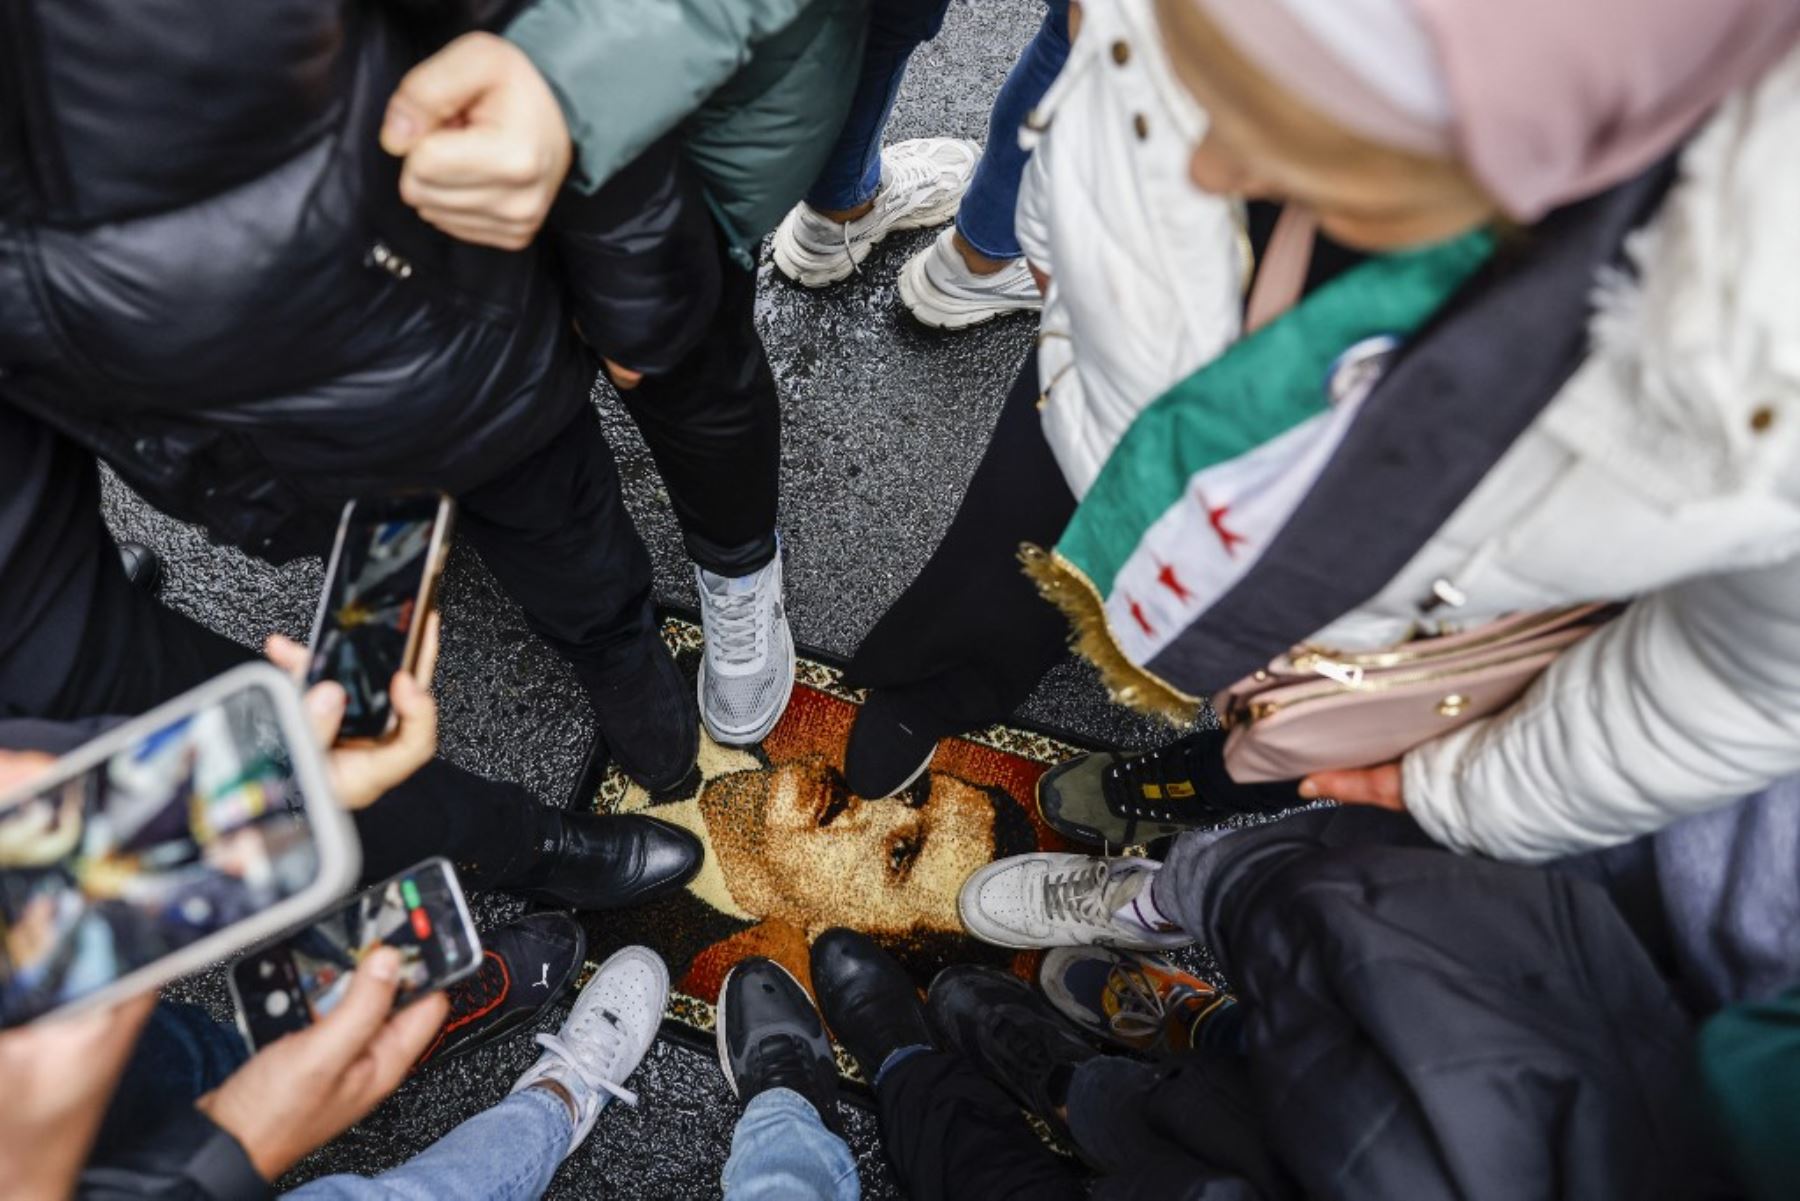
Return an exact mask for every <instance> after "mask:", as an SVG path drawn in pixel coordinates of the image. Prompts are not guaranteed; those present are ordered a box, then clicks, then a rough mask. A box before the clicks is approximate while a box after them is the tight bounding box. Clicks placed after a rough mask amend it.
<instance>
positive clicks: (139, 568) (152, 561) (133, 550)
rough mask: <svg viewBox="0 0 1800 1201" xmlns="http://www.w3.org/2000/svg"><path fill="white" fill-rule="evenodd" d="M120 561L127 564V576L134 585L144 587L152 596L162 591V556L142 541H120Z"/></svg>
mask: <svg viewBox="0 0 1800 1201" xmlns="http://www.w3.org/2000/svg"><path fill="white" fill-rule="evenodd" d="M119 561H120V562H121V563H123V564H124V566H125V578H126V579H128V580H130V581H131V584H132V587H134V588H142V589H143V590H144V591H145V592H148V593H149V594H150V595H151V596H155V595H156V594H157V593H158V592H161V591H162V583H163V563H162V556H161V555H159V554H157V553H156V552H155V551H153V550H151V549H150V548H149V547H147V546H145V545H144V544H143V543H142V542H121V543H119Z"/></svg>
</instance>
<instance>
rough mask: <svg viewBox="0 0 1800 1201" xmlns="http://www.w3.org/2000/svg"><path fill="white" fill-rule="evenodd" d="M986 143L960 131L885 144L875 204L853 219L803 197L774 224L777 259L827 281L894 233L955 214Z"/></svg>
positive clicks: (803, 280)
mask: <svg viewBox="0 0 1800 1201" xmlns="http://www.w3.org/2000/svg"><path fill="white" fill-rule="evenodd" d="M980 158H981V147H980V146H978V145H976V144H975V143H974V142H969V141H964V140H963V139H961V138H913V139H911V140H910V141H905V142H895V143H894V144H893V145H892V146H889V147H887V148H886V149H884V150H883V151H882V152H881V190H880V191H879V192H877V193H876V194H875V207H874V208H872V209H870V210H869V211H868V212H867V213H864V214H863V215H862V216H860V217H858V218H857V219H856V220H854V221H832V220H828V219H827V218H825V217H821V216H820V215H819V213H818V210H816V209H814V208H813V207H812V206H811V205H809V204H807V203H806V202H805V201H801V202H800V203H799V204H797V205H795V206H794V207H793V209H792V211H790V212H789V213H788V215H787V216H786V217H784V218H782V221H781V225H780V226H779V227H777V228H776V230H775V246H774V250H775V267H776V269H777V270H779V271H780V272H781V273H782V274H783V275H785V276H787V277H788V278H789V279H791V280H793V281H794V282H795V283H797V284H800V285H801V286H803V287H808V288H822V287H824V286H825V285H826V284H834V283H836V282H838V281H839V280H841V279H847V278H848V277H849V276H850V273H851V272H853V271H855V270H856V268H857V267H858V266H860V265H861V263H862V261H863V260H864V259H866V258H868V257H869V251H871V250H873V249H875V247H876V246H878V245H880V244H881V240H882V239H883V238H885V237H887V236H888V235H889V234H891V233H895V232H897V231H899V230H903V229H926V228H928V227H930V226H933V225H942V224H943V223H944V222H946V221H948V220H950V218H952V217H954V216H956V206H957V205H958V204H959V203H961V202H962V197H963V193H964V192H966V191H968V190H969V180H970V179H972V178H973V177H974V175H975V164H976V162H978V161H979V160H980Z"/></svg>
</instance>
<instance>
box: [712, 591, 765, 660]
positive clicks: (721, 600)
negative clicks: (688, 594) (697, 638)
mask: <svg viewBox="0 0 1800 1201" xmlns="http://www.w3.org/2000/svg"><path fill="white" fill-rule="evenodd" d="M708 591H709V592H711V589H710V588H709V589H708ZM758 599H759V594H758V593H756V592H737V593H728V592H727V593H722V592H713V593H712V603H711V604H710V605H709V606H708V609H709V610H710V612H711V615H712V617H713V618H714V619H715V620H714V623H713V626H712V628H711V629H709V630H707V632H706V645H707V649H708V650H709V651H711V652H713V653H714V654H715V655H716V656H717V658H718V660H719V661H720V662H721V663H724V664H727V665H729V666H731V667H745V666H748V665H750V664H752V663H755V662H756V660H757V659H758V658H760V657H761V656H762V635H763V622H762V621H761V620H760V618H761V614H760V613H758V612H757V610H758V607H759V606H758V605H757V603H756V602H757V600H758Z"/></svg>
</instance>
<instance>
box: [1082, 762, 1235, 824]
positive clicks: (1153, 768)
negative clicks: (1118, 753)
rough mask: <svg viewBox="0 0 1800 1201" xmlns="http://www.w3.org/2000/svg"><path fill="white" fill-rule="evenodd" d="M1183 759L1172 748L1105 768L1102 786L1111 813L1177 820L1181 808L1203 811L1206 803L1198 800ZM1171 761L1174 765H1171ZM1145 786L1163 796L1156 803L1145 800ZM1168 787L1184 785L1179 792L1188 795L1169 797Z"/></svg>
mask: <svg viewBox="0 0 1800 1201" xmlns="http://www.w3.org/2000/svg"><path fill="white" fill-rule="evenodd" d="M1186 758H1187V757H1186V756H1185V755H1183V754H1182V753H1181V749H1180V747H1179V746H1171V747H1164V748H1162V749H1161V750H1155V751H1151V752H1150V753H1149V754H1147V755H1138V756H1136V757H1134V758H1130V759H1122V760H1120V761H1119V762H1117V763H1115V764H1113V765H1112V766H1111V767H1109V768H1107V769H1106V775H1105V776H1104V777H1103V782H1102V785H1101V787H1102V788H1103V789H1105V791H1106V792H1107V793H1108V797H1107V799H1108V800H1110V801H1112V803H1113V808H1114V811H1115V812H1117V813H1118V814H1119V815H1120V816H1121V817H1138V818H1143V817H1149V818H1157V817H1163V816H1169V817H1176V816H1179V814H1180V811H1181V810H1184V809H1190V810H1195V811H1199V812H1205V811H1207V809H1208V802H1207V801H1206V800H1205V799H1204V798H1203V797H1201V795H1200V791H1199V789H1198V787H1196V786H1195V785H1194V782H1193V780H1192V778H1191V775H1190V773H1189V772H1188V770H1187V762H1186ZM1170 759H1173V760H1174V763H1170V761H1169V760H1170ZM1171 768H1173V770H1171ZM1146 784H1153V785H1155V786H1156V788H1157V791H1158V792H1160V793H1161V794H1162V795H1161V796H1160V797H1158V798H1157V799H1156V800H1150V799H1149V798H1147V797H1145V795H1144V786H1145V785H1146ZM1171 785H1186V786H1187V788H1185V789H1183V790H1182V791H1184V792H1188V795H1185V796H1178V795H1174V794H1172V793H1171V792H1170V786H1171ZM1189 790H1191V791H1189Z"/></svg>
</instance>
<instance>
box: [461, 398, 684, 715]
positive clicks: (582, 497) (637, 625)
mask: <svg viewBox="0 0 1800 1201" xmlns="http://www.w3.org/2000/svg"><path fill="white" fill-rule="evenodd" d="M457 499H458V501H459V506H458V508H459V517H458V525H457V528H458V531H459V533H458V536H459V537H461V538H466V539H467V540H468V541H469V542H470V543H471V544H472V545H473V546H474V547H475V549H476V550H478V551H480V552H481V557H482V559H483V561H485V562H486V563H487V565H488V568H489V569H490V570H491V571H492V572H493V573H494V578H495V579H496V580H497V581H499V583H500V586H501V587H502V588H504V589H505V590H506V591H507V593H508V594H509V595H511V596H512V598H513V599H514V600H515V601H517V602H518V603H519V607H520V608H521V609H523V610H524V611H525V620H526V622H527V623H528V624H529V625H530V626H531V628H532V629H533V630H534V631H536V633H537V634H538V635H539V636H540V637H541V638H543V639H544V641H546V642H548V643H549V644H550V646H551V647H552V648H553V649H554V650H555V651H556V652H557V653H558V654H560V655H561V656H562V657H563V658H564V659H566V660H567V661H568V663H569V665H570V666H571V667H573V668H574V670H575V676H576V678H577V679H578V680H580V681H581V684H582V687H584V688H585V689H587V691H588V693H589V694H590V695H597V694H603V693H604V691H605V687H606V681H607V679H608V677H609V676H610V675H612V674H613V672H614V671H615V670H616V669H617V668H619V667H620V666H621V665H623V664H626V663H628V662H630V660H629V658H628V656H631V655H633V654H634V653H636V652H637V651H638V649H639V648H640V647H641V645H642V644H641V639H642V638H643V636H644V635H645V634H647V633H650V632H651V631H652V629H653V627H654V624H655V615H654V612H653V607H652V598H651V571H650V555H649V552H648V551H646V550H645V549H644V543H643V540H642V539H641V538H639V537H638V533H637V527H635V526H634V525H633V524H632V522H631V514H630V513H628V512H627V511H626V509H625V499H624V497H623V495H622V494H621V493H620V490H619V470H618V467H617V465H616V464H615V463H614V461H613V455H612V448H611V447H609V446H608V445H607V444H606V435H605V433H604V432H603V431H602V429H601V427H600V417H599V414H598V413H596V412H594V411H593V410H592V409H588V408H583V410H582V412H581V414H580V415H579V416H578V417H576V419H575V420H574V421H571V422H570V423H569V425H568V427H567V428H566V429H564V431H563V432H562V434H561V435H560V436H558V437H557V438H555V439H554V440H552V441H551V442H550V444H549V445H548V446H545V447H544V448H543V449H542V450H540V451H538V452H537V453H536V454H534V455H532V456H530V457H529V458H527V459H525V460H524V461H523V462H521V463H520V464H519V465H518V466H517V467H514V468H513V469H512V470H511V471H508V472H506V473H505V474H504V475H501V476H498V477H496V478H495V479H493V480H490V481H489V482H487V483H485V484H483V485H481V486H480V487H478V488H473V489H470V490H469V491H467V492H465V493H463V494H462V496H460V497H458V498H457Z"/></svg>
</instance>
